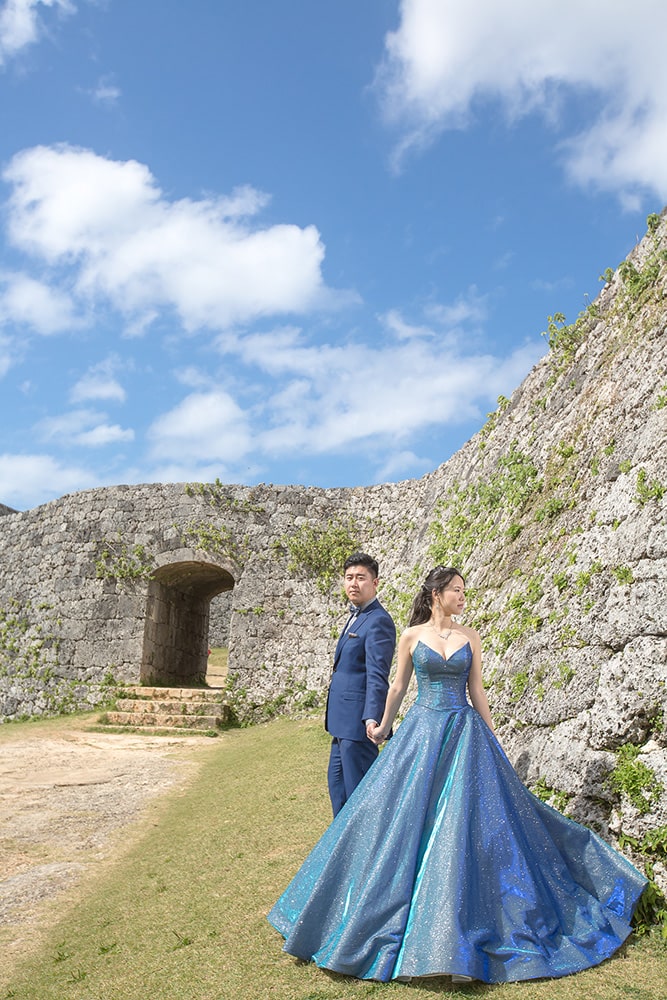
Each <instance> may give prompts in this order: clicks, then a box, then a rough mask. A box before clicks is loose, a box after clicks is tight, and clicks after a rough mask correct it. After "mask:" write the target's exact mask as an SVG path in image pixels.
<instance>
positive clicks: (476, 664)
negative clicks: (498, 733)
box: [468, 629, 494, 733]
mask: <svg viewBox="0 0 667 1000" xmlns="http://www.w3.org/2000/svg"><path fill="white" fill-rule="evenodd" d="M470 631H471V633H472V634H471V637H470V648H471V649H472V666H471V667H470V673H469V674H468V693H469V694H470V700H471V702H472V707H473V708H474V709H475V711H476V712H479V714H480V715H481V716H482V718H483V719H484V721H485V722H486V724H487V726H488V727H489V729H490V730H491V732H492V733H493V732H494V728H493V720H492V719H491V709H490V708H489V701H488V698H487V697H486V691H485V690H484V684H483V683H482V644H481V642H480V638H479V635H478V633H477V632H475V631H474V630H473V629H471V630H470Z"/></svg>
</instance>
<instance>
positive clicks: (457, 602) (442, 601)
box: [435, 576, 466, 615]
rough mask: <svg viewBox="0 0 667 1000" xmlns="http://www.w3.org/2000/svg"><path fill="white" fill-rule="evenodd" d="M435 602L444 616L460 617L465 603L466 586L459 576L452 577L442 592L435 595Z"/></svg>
mask: <svg viewBox="0 0 667 1000" xmlns="http://www.w3.org/2000/svg"><path fill="white" fill-rule="evenodd" d="M435 600H436V601H437V603H438V604H439V605H440V608H441V609H442V611H443V613H444V614H446V615H460V614H461V612H462V611H463V609H464V607H465V603H466V586H465V583H464V582H463V580H462V579H461V577H460V576H453V577H452V579H451V580H450V581H449V583H446V584H445V586H444V587H443V588H442V590H439V591H438V593H437V594H436V595H435Z"/></svg>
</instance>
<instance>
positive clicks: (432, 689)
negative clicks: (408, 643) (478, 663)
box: [412, 639, 472, 712]
mask: <svg viewBox="0 0 667 1000" xmlns="http://www.w3.org/2000/svg"><path fill="white" fill-rule="evenodd" d="M412 663H413V665H414V668H415V675H416V677H417V691H418V694H417V704H419V705H421V707H422V708H434V709H436V710H438V711H441V712H451V711H452V710H455V709H457V708H466V707H467V705H468V701H467V698H466V684H467V682H468V674H469V673H470V665H471V663H472V650H471V648H470V643H469V642H466V643H465V645H464V646H461V647H460V648H459V649H457V650H455V651H454V652H453V653H452V654H451V656H448V657H446V658H445V657H444V656H442V655H441V654H440V653H438V651H437V650H435V649H432V648H431V647H430V646H427V645H426V643H424V642H422V641H421V639H419V640H418V642H417V645H416V646H415V648H414V650H413V653H412Z"/></svg>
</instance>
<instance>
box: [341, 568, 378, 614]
mask: <svg viewBox="0 0 667 1000" xmlns="http://www.w3.org/2000/svg"><path fill="white" fill-rule="evenodd" d="M344 586H345V593H346V594H347V598H348V600H349V601H350V602H351V603H352V604H356V605H357V606H359V605H360V604H365V603H366V601H372V600H373V598H374V597H375V594H376V591H377V589H378V578H377V577H376V576H375V577H374V576H373V574H372V573H371V571H370V570H369V569H368V567H367V566H350V567H348V569H346V570H345V577H344Z"/></svg>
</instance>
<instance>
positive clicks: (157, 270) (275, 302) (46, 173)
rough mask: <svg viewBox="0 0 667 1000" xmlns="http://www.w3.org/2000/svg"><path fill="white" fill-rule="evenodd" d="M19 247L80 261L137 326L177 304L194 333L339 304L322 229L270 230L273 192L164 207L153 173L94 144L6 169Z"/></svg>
mask: <svg viewBox="0 0 667 1000" xmlns="http://www.w3.org/2000/svg"><path fill="white" fill-rule="evenodd" d="M4 178H5V180H6V181H7V182H8V183H9V184H11V185H13V191H12V194H11V196H10V198H9V201H8V206H7V207H8V219H9V226H8V228H9V235H10V238H11V240H12V242H13V244H14V245H15V246H16V247H18V248H20V249H21V250H23V251H25V252H27V253H30V254H33V255H35V256H36V257H38V258H39V259H41V260H43V261H46V262H48V263H50V264H51V265H53V266H56V265H57V266H64V265H70V266H71V265H74V266H75V268H76V282H75V287H76V288H77V290H78V292H79V294H80V295H82V296H90V297H92V298H95V297H99V296H101V297H105V298H107V299H108V300H110V301H111V303H112V304H113V305H114V306H115V307H116V308H117V309H118V310H120V311H121V312H123V313H124V314H125V315H127V316H128V318H129V326H130V329H132V326H133V323H136V322H137V321H139V322H140V323H141V322H143V321H145V318H146V316H150V315H151V314H152V313H153V312H154V311H155V310H159V309H175V310H176V311H177V313H178V314H179V316H180V318H181V321H182V323H183V325H184V326H185V327H186V328H187V329H190V330H192V329H196V328H198V327H202V326H205V327H210V328H213V329H225V328H227V327H229V326H230V325H231V324H233V323H237V322H241V321H248V320H252V319H255V318H257V317H260V316H265V315H273V314H280V313H290V312H304V311H307V310H310V309H312V308H315V307H318V306H320V305H322V304H323V303H325V302H326V303H327V304H330V302H331V301H332V299H335V293H332V292H331V291H330V290H329V289H327V288H326V286H325V285H324V282H323V279H322V274H321V264H322V261H323V258H324V246H323V244H322V242H321V240H320V236H319V233H318V231H317V229H316V228H315V227H314V226H307V227H305V228H300V227H298V226H295V225H287V224H285V225H272V226H269V227H265V228H261V226H260V225H258V224H257V223H256V222H255V221H254V219H253V217H254V216H255V215H256V214H257V213H258V212H259V210H260V209H261V207H262V206H263V205H264V204H265V203H266V195H264V194H263V193H262V192H258V191H255V190H254V189H253V188H249V187H244V188H240V189H238V190H237V191H235V192H233V193H232V195H231V196H229V197H214V196H210V197H207V198H202V199H201V200H199V201H194V200H191V199H181V200H180V201H169V200H167V199H166V198H165V197H164V195H163V194H162V192H161V191H160V189H159V187H158V185H157V183H156V181H155V179H154V178H153V177H152V175H151V173H150V171H149V170H148V168H147V167H146V166H144V165H143V164H141V163H137V162H136V161H133V160H128V161H126V162H116V161H113V160H108V159H105V158H104V157H102V156H97V155H96V154H95V153H93V152H91V151H89V150H85V149H75V148H72V147H70V146H58V147H44V146H39V147H35V148H32V149H28V150H25V151H23V152H22V153H19V154H17V155H16V156H15V157H14V158H13V160H12V161H11V162H10V164H9V166H8V167H7V169H6V170H5V172H4Z"/></svg>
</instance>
